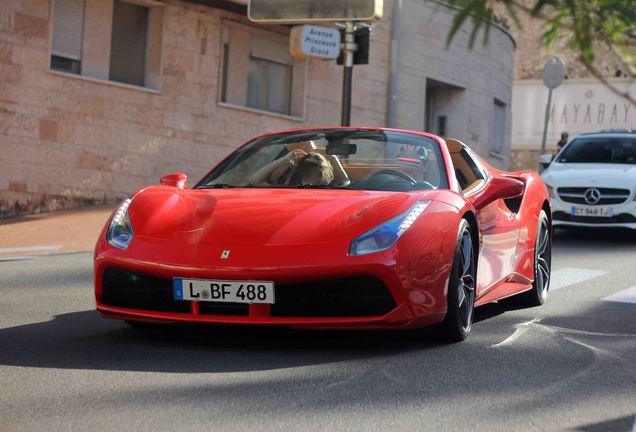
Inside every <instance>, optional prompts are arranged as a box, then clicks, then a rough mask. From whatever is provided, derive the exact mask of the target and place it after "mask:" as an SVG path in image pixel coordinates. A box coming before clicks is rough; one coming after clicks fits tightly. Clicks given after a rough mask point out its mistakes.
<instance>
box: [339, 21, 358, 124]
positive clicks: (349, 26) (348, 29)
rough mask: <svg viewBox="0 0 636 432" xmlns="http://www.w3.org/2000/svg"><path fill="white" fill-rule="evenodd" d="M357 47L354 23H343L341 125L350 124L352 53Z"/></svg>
mask: <svg viewBox="0 0 636 432" xmlns="http://www.w3.org/2000/svg"><path fill="white" fill-rule="evenodd" d="M357 49H358V47H357V45H356V42H355V24H354V23H353V22H347V23H346V24H345V41H344V44H342V51H343V57H344V59H343V60H344V62H343V63H344V74H343V79H342V121H341V124H342V126H351V86H352V83H353V54H354V53H355V52H356V50H357Z"/></svg>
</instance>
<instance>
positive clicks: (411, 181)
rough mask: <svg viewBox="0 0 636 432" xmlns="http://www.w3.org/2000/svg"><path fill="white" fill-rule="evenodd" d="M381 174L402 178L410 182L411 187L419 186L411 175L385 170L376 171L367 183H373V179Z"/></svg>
mask: <svg viewBox="0 0 636 432" xmlns="http://www.w3.org/2000/svg"><path fill="white" fill-rule="evenodd" d="M381 174H389V175H392V176H394V177H400V178H401V179H402V180H406V181H407V182H409V183H410V184H411V186H415V185H416V184H417V180H415V179H414V178H413V177H411V176H410V175H408V174H406V173H404V172H402V171H398V170H394V169H383V170H380V171H376V172H374V173H373V174H371V175H370V176H369V177H368V178H367V181H371V179H372V178H373V177H375V176H379V175H381Z"/></svg>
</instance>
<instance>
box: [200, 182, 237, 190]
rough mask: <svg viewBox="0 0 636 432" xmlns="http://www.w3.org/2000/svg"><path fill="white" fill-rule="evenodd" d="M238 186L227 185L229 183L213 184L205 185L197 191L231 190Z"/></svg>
mask: <svg viewBox="0 0 636 432" xmlns="http://www.w3.org/2000/svg"><path fill="white" fill-rule="evenodd" d="M233 187H236V186H233V185H231V184H227V183H215V184H211V185H204V186H200V187H198V188H197V189H229V188H233Z"/></svg>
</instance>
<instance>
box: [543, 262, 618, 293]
mask: <svg viewBox="0 0 636 432" xmlns="http://www.w3.org/2000/svg"><path fill="white" fill-rule="evenodd" d="M607 273H609V272H607V271H605V270H591V269H581V268H574V267H565V268H561V269H558V270H554V271H553V272H552V275H551V280H550V291H554V290H558V289H561V288H565V287H567V286H570V285H574V284H578V283H581V282H585V281H587V280H590V279H594V278H597V277H599V276H603V275H605V274H607Z"/></svg>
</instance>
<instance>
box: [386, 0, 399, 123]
mask: <svg viewBox="0 0 636 432" xmlns="http://www.w3.org/2000/svg"><path fill="white" fill-rule="evenodd" d="M401 16H402V0H393V23H392V24H393V25H392V28H391V58H390V60H389V61H390V66H389V67H390V70H389V94H388V96H389V101H388V105H389V106H388V107H387V108H388V109H387V113H386V124H387V126H388V127H390V128H394V127H396V117H397V98H398V71H399V66H400V25H401Z"/></svg>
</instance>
